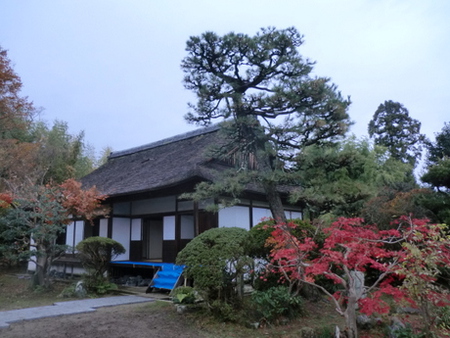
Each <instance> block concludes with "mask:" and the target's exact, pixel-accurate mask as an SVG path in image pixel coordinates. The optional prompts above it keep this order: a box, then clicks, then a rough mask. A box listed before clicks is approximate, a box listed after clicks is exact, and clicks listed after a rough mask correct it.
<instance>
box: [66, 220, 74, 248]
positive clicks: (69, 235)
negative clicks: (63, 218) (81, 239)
mask: <svg viewBox="0 0 450 338" xmlns="http://www.w3.org/2000/svg"><path fill="white" fill-rule="evenodd" d="M74 231H75V222H72V223H70V224H69V225H67V227H66V244H67V245H70V247H71V248H70V249H69V250H67V252H72V246H73V239H74V235H75V234H74Z"/></svg>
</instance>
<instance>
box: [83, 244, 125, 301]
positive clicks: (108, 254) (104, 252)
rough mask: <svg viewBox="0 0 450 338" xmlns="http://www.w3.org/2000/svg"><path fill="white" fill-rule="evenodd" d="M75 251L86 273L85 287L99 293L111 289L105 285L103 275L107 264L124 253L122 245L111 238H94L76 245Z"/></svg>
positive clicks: (108, 284)
mask: <svg viewBox="0 0 450 338" xmlns="http://www.w3.org/2000/svg"><path fill="white" fill-rule="evenodd" d="M76 249H77V250H78V257H79V258H80V260H81V264H82V265H83V268H84V269H85V270H86V273H87V276H86V278H85V282H86V287H87V288H88V289H91V290H95V291H96V292H97V291H99V292H100V293H105V292H107V291H108V290H110V289H113V286H112V285H110V283H107V281H106V276H105V274H106V272H107V271H108V267H109V262H111V260H113V259H114V258H116V257H117V256H118V255H121V254H123V253H125V251H126V250H125V248H124V247H123V245H122V244H120V243H119V242H117V241H115V240H113V239H111V238H106V237H99V236H95V237H89V238H86V239H85V240H83V241H81V242H80V243H78V245H77V246H76ZM105 290H106V291H105Z"/></svg>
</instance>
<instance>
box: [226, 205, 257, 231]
mask: <svg viewBox="0 0 450 338" xmlns="http://www.w3.org/2000/svg"><path fill="white" fill-rule="evenodd" d="M249 212H250V211H249V207H243V206H233V207H229V208H224V209H220V210H219V228H231V227H238V228H242V229H246V230H250V214H249Z"/></svg>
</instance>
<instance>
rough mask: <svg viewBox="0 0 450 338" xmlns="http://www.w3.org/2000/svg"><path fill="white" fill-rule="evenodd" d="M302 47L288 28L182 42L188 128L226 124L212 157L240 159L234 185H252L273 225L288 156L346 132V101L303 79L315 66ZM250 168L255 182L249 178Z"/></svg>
mask: <svg viewBox="0 0 450 338" xmlns="http://www.w3.org/2000/svg"><path fill="white" fill-rule="evenodd" d="M302 44H303V37H302V36H301V35H300V34H299V33H298V31H297V30H296V29H295V28H288V29H283V30H277V29H275V28H263V29H261V31H260V32H258V33H257V34H256V35H255V36H248V35H246V34H240V33H239V34H238V33H228V34H226V35H224V36H218V35H217V34H215V33H213V32H206V33H204V34H202V35H201V36H193V37H191V38H190V39H189V40H188V41H187V45H186V51H187V53H188V55H187V56H186V57H185V58H184V59H183V61H182V64H181V67H182V69H183V71H184V72H185V78H184V84H185V87H186V88H187V89H190V90H192V91H194V92H195V93H196V95H197V99H198V100H197V103H196V104H191V105H190V108H191V111H190V112H189V113H188V114H187V116H186V118H187V120H188V121H189V122H193V123H199V124H202V125H208V124H210V123H211V122H212V121H213V120H217V119H219V120H226V123H224V124H222V132H223V138H224V142H223V144H221V147H220V148H218V149H217V151H216V152H215V156H216V157H219V158H220V157H222V158H224V157H227V156H230V154H232V153H239V158H240V161H237V163H236V165H237V168H236V171H235V174H236V175H235V176H234V177H233V179H234V182H236V181H238V182H239V183H242V184H245V183H248V182H252V183H254V184H257V185H259V186H260V187H261V188H262V189H263V190H264V191H265V194H266V196H267V199H268V202H269V205H270V208H271V211H272V215H273V217H274V218H276V219H281V220H284V219H285V215H284V210H283V205H282V202H281V198H280V195H279V193H278V190H277V186H278V185H279V184H280V183H283V182H285V181H286V168H287V167H288V166H289V165H290V164H291V161H292V159H293V157H294V156H295V154H296V153H297V152H298V151H299V150H301V149H302V148H303V147H305V146H308V145H311V144H319V143H322V144H323V143H327V142H331V141H333V140H335V139H336V138H337V137H339V136H342V135H344V134H345V133H346V131H347V129H348V127H349V125H350V124H351V121H350V118H349V116H348V114H347V108H348V106H349V104H350V100H349V99H343V98H342V96H341V94H340V93H339V92H338V91H337V89H336V86H335V85H333V84H330V83H329V79H328V78H323V77H312V76H311V75H310V73H311V71H312V69H313V65H314V63H313V62H311V61H309V60H307V59H306V60H305V59H303V58H302V56H301V55H300V53H299V51H298V48H299V47H300V46H301V45H302ZM249 163H254V166H253V168H254V169H256V172H257V174H250V175H248V171H249V170H248V164H249ZM245 175H247V176H245ZM236 176H239V178H238V179H236ZM225 186H226V184H225Z"/></svg>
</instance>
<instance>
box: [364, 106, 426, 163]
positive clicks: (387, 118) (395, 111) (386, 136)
mask: <svg viewBox="0 0 450 338" xmlns="http://www.w3.org/2000/svg"><path fill="white" fill-rule="evenodd" d="M420 126H421V123H420V122H419V121H418V120H415V119H413V118H411V117H410V116H409V112H408V110H407V109H406V108H405V107H404V106H403V105H402V104H401V103H399V102H394V101H391V100H389V101H385V102H384V103H382V104H380V106H379V107H378V109H377V110H376V111H375V114H374V115H373V118H372V120H371V121H370V122H369V136H370V137H371V138H373V139H374V141H375V144H377V145H381V146H384V147H386V148H387V149H388V150H389V152H390V153H391V156H392V157H393V158H395V159H397V160H400V161H402V162H404V163H410V164H412V165H414V166H415V165H416V162H417V160H419V159H420V158H421V152H422V145H423V144H424V142H425V140H426V138H425V135H423V134H421V133H420Z"/></svg>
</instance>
